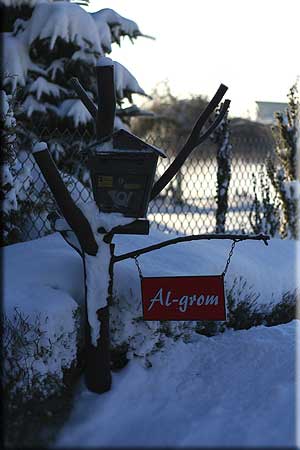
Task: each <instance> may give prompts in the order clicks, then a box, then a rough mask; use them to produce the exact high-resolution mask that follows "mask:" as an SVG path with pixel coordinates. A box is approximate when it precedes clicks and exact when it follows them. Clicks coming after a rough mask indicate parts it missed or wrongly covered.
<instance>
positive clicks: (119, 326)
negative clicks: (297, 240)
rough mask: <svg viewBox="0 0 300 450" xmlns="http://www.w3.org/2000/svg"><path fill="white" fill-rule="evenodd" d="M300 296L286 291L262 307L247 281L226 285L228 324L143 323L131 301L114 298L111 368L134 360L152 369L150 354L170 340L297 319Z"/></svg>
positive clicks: (111, 329)
mask: <svg viewBox="0 0 300 450" xmlns="http://www.w3.org/2000/svg"><path fill="white" fill-rule="evenodd" d="M298 296H299V293H298V292H297V291H295V292H286V293H285V294H283V295H282V298H281V300H280V301H278V302H276V303H270V304H265V305H264V306H262V305H260V304H259V302H258V301H257V300H258V298H259V295H258V294H257V293H256V292H255V288H254V287H253V286H249V284H248V283H247V280H246V279H244V278H241V277H240V278H238V279H234V281H233V283H232V284H231V285H230V286H226V298H227V321H226V322H223V321H179V322H176V321H151V322H147V321H144V320H143V317H142V316H141V315H138V314H137V313H136V310H135V308H133V307H132V303H133V302H132V300H128V301H127V300H126V299H124V298H113V301H112V304H111V305H110V316H111V319H110V335H111V345H112V367H113V369H115V370H119V369H121V368H122V367H124V366H125V365H126V364H127V362H128V361H129V360H131V359H133V358H139V359H140V360H141V363H142V364H143V365H144V366H145V367H151V365H152V363H151V355H153V354H154V353H156V352H158V351H160V350H161V349H162V348H163V347H164V345H165V343H166V341H167V340H168V339H172V340H174V341H177V340H182V341H184V342H192V341H193V336H195V333H197V334H202V335H205V336H214V335H216V334H220V333H223V332H225V331H226V330H232V329H233V330H241V329H249V328H251V327H255V326H258V325H265V326H273V325H278V324H280V323H287V322H290V321H291V320H293V319H295V318H296V303H297V298H298Z"/></svg>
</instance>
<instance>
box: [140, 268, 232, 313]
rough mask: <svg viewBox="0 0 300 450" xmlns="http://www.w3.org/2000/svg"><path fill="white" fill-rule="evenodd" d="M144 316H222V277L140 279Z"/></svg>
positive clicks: (223, 302) (223, 308)
mask: <svg viewBox="0 0 300 450" xmlns="http://www.w3.org/2000/svg"><path fill="white" fill-rule="evenodd" d="M142 299H143V313H144V319H145V320H226V309H225V295H224V277H223V275H217V276H201V277H164V278H158V277H155V278H154V277H153V278H143V279H142Z"/></svg>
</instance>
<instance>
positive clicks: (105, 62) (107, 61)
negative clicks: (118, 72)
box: [97, 56, 114, 67]
mask: <svg viewBox="0 0 300 450" xmlns="http://www.w3.org/2000/svg"><path fill="white" fill-rule="evenodd" d="M113 65H114V63H113V60H112V59H111V58H108V57H107V56H101V57H100V58H99V59H98V61H97V66H98V67H107V66H109V67H111V66H113Z"/></svg>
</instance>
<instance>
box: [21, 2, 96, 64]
mask: <svg viewBox="0 0 300 450" xmlns="http://www.w3.org/2000/svg"><path fill="white" fill-rule="evenodd" d="M22 37H23V39H24V41H25V42H26V43H27V44H28V45H29V46H30V45H31V44H32V43H33V42H34V41H35V40H36V39H47V38H48V39H49V40H50V43H49V47H50V50H52V49H53V48H54V45H55V43H56V40H57V39H58V38H61V39H62V40H64V41H65V42H72V43H74V44H77V45H79V47H81V48H88V49H90V50H93V51H94V52H96V53H98V54H99V55H101V54H102V53H103V52H102V48H101V44H100V38H99V34H98V32H97V27H96V25H95V22H94V20H93V19H92V17H91V16H90V14H89V13H87V12H86V11H84V9H82V8H81V7H80V6H79V5H76V4H74V3H69V2H61V1H59V2H53V3H39V4H37V5H36V7H35V8H34V11H33V14H32V16H31V19H30V20H29V21H28V25H27V27H26V30H25V31H24V33H23V35H22Z"/></svg>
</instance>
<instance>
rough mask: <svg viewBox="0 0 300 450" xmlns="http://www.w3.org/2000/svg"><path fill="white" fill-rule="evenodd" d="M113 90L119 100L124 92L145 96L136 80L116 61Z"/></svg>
mask: <svg viewBox="0 0 300 450" xmlns="http://www.w3.org/2000/svg"><path fill="white" fill-rule="evenodd" d="M114 67H115V70H114V74H115V88H116V94H117V96H118V97H119V98H123V97H124V95H125V94H126V91H127V92H129V93H134V94H140V95H146V93H145V91H144V90H143V89H142V88H141V86H140V85H139V84H138V82H137V80H136V78H135V77H134V76H133V75H132V74H131V73H130V72H129V70H128V69H126V67H124V66H123V65H122V64H120V63H119V62H117V61H114Z"/></svg>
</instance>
